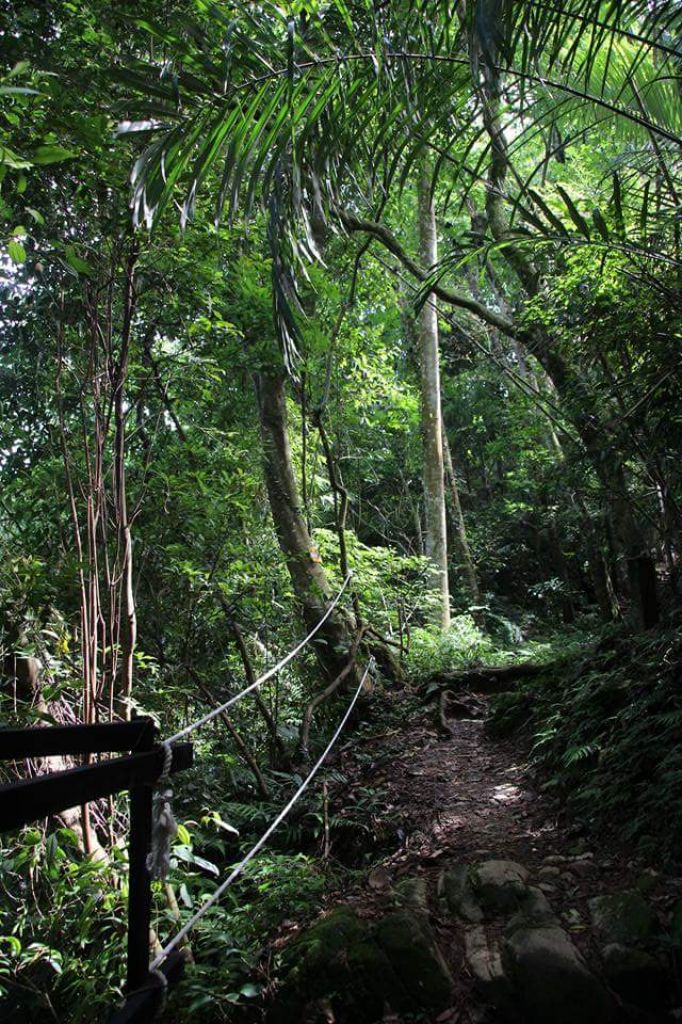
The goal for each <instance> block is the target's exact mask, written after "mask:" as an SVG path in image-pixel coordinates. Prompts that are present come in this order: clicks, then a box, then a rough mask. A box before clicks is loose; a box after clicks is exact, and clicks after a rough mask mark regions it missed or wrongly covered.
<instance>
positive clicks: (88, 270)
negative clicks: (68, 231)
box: [65, 245, 92, 277]
mask: <svg viewBox="0 0 682 1024" xmlns="http://www.w3.org/2000/svg"><path fill="white" fill-rule="evenodd" d="M65 255H66V262H67V263H68V264H69V266H70V267H73V269H74V270H76V271H77V272H78V273H79V274H85V275H86V276H88V277H89V276H91V275H92V267H91V266H90V264H89V263H86V262H85V260H83V259H81V257H80V256H79V255H78V253H77V252H76V250H75V248H74V247H73V246H72V245H67V247H66V249H65Z"/></svg>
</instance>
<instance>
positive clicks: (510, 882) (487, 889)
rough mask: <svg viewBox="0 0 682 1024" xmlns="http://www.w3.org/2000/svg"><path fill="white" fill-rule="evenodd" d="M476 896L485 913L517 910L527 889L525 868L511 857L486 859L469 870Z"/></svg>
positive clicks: (504, 912) (494, 913) (491, 913)
mask: <svg viewBox="0 0 682 1024" xmlns="http://www.w3.org/2000/svg"><path fill="white" fill-rule="evenodd" d="M470 878H471V885H472V888H473V891H474V893H475V895H476V899H477V900H478V902H479V903H480V904H481V906H482V907H483V910H484V912H485V913H486V914H490V915H496V914H506V913H513V911H515V910H517V909H518V908H519V906H520V904H521V902H522V901H523V898H524V897H525V895H526V892H527V886H526V882H527V880H528V871H527V869H526V868H524V867H523V865H522V864H516V863H515V862H514V861H512V860H486V861H483V862H482V863H481V864H476V865H475V866H474V867H473V868H472V869H471V872H470Z"/></svg>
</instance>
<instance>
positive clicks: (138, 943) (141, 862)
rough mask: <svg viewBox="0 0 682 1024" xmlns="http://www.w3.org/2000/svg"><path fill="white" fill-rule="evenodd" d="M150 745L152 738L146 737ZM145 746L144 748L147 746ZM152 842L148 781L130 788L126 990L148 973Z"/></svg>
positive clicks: (133, 989)
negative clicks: (148, 862)
mask: <svg viewBox="0 0 682 1024" xmlns="http://www.w3.org/2000/svg"><path fill="white" fill-rule="evenodd" d="M147 742H148V744H149V747H151V746H152V745H153V742H154V741H153V739H151V740H148V741H147ZM149 747H147V749H149ZM151 842H152V787H151V785H149V784H147V783H142V784H140V785H137V786H133V787H132V788H131V790H130V844H129V847H128V972H127V979H126V988H127V991H128V992H129V993H130V992H134V991H135V989H138V988H140V987H141V986H142V985H144V984H145V982H146V981H147V979H148V977H149V931H150V928H151V920H152V886H151V877H150V875H149V870H148V868H147V855H148V853H149V851H150V848H151Z"/></svg>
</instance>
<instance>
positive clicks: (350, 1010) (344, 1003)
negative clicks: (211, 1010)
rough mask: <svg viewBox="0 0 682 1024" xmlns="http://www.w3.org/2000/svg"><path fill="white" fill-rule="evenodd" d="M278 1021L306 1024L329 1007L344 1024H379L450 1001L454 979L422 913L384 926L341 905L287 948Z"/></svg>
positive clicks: (275, 1013) (272, 1016) (274, 1012)
mask: <svg viewBox="0 0 682 1024" xmlns="http://www.w3.org/2000/svg"><path fill="white" fill-rule="evenodd" d="M280 976H281V979H282V982H281V987H280V990H279V992H278V996H277V1001H276V1003H275V1004H274V1005H273V1006H272V1008H271V1010H270V1013H269V1020H270V1021H272V1022H273V1024H299V1022H300V1021H302V1020H304V1019H305V1018H306V1016H307V1015H309V1013H310V1012H311V1010H314V1009H315V1007H318V1006H320V1005H322V1004H324V1005H325V1006H329V1007H330V1011H331V1012H332V1013H333V1017H334V1019H335V1020H336V1021H338V1022H339V1024H344V1022H351V1021H352V1022H353V1024H355V1022H358V1024H375V1022H376V1021H380V1020H381V1018H382V1016H383V1013H384V1009H385V1007H386V1006H390V1007H391V1008H392V1009H395V1010H398V1011H407V1012H409V1011H413V1010H419V1009H421V1008H422V1007H424V1008H427V1009H431V1010H440V1009H442V1008H443V1007H444V1006H446V1005H447V1003H448V1001H449V998H450V995H451V992H452V987H453V982H452V977H451V975H450V973H449V971H448V968H447V965H446V964H445V962H444V960H443V957H442V955H441V953H440V950H439V949H438V946H437V944H436V942H435V939H434V936H433V934H432V931H431V928H430V926H429V923H428V918H427V917H426V915H425V914H423V913H422V912H419V911H416V910H410V909H403V910H397V911H395V912H393V913H390V914H388V915H387V916H386V917H384V918H383V919H381V920H380V921H379V922H378V923H376V924H374V923H370V922H368V921H366V920H364V919H361V918H359V917H358V916H357V914H356V913H355V912H354V911H353V910H352V909H351V908H350V907H338V908H337V909H336V910H334V911H332V912H331V913H330V914H328V915H327V916H326V917H322V918H320V919H319V920H317V921H315V922H314V923H313V924H312V925H311V926H310V927H309V928H307V929H306V930H305V931H304V932H303V933H302V934H301V935H300V936H299V937H298V938H296V939H294V940H293V941H292V942H290V943H289V944H288V946H286V948H285V949H284V951H283V953H282V960H281V969H280Z"/></svg>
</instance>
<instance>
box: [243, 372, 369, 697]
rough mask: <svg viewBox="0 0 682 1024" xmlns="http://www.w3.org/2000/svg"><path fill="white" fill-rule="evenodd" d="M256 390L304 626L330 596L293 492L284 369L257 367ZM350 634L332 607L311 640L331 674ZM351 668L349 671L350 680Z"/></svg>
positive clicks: (270, 480) (266, 461)
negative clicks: (264, 370) (265, 370)
mask: <svg viewBox="0 0 682 1024" xmlns="http://www.w3.org/2000/svg"><path fill="white" fill-rule="evenodd" d="M256 395H257V400H258V414H259V419H260V429H261V439H262V446H263V472H264V476H265V485H266V488H267V492H268V499H269V502H270V509H271V512H272V518H273V522H274V526H275V532H276V533H277V539H278V541H279V546H280V548H281V550H282V553H283V555H284V557H285V559H286V563H287V568H288V570H289V575H290V576H291V582H292V584H293V586H294V591H295V593H296V597H297V599H298V601H299V604H300V606H301V611H302V613H303V619H304V621H305V624H306V626H307V627H308V629H311V628H312V627H313V626H314V625H316V623H317V622H318V621H319V620H320V618H321V617H322V615H323V614H324V612H325V611H326V609H327V607H328V606H329V601H330V600H331V599H332V597H333V593H332V589H331V587H330V584H329V581H328V579H327V575H326V573H325V571H324V569H323V567H322V564H321V562H320V559H319V555H318V554H317V548H316V546H315V545H314V543H313V540H312V537H311V536H310V533H309V531H308V526H307V523H306V520H305V514H304V510H303V507H302V504H301V500H300V497H299V493H298V487H297V484H296V476H295V473H294V466H293V460H292V456H291V444H290V440H289V424H288V416H287V407H286V392H285V380H284V376H283V374H281V373H279V374H277V373H271V374H266V373H261V374H259V375H258V376H257V378H256ZM354 635H355V629H354V624H353V622H352V619H351V617H350V616H348V615H346V614H344V612H343V611H341V610H339V608H338V607H337V608H336V609H335V610H334V612H333V613H332V614H331V615H330V616H329V618H328V619H327V621H326V623H325V624H324V626H323V627H322V629H321V630H320V631H319V633H318V634H317V637H316V639H315V640H314V641H313V644H314V647H315V650H316V653H317V657H318V660H319V663H320V665H321V667H322V669H323V671H324V673H325V675H326V676H327V677H328V678H329V679H335V678H336V677H337V676H338V675H339V673H340V672H341V671H342V669H343V668H344V666H345V665H346V663H347V660H348V652H349V650H350V649H351V646H352V643H353V639H354ZM354 675H355V673H354V672H353V673H351V674H350V679H349V682H351V683H352V681H353V678H354Z"/></svg>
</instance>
